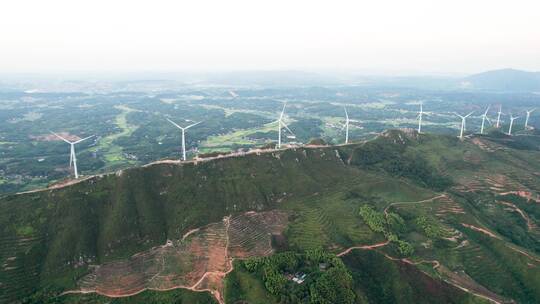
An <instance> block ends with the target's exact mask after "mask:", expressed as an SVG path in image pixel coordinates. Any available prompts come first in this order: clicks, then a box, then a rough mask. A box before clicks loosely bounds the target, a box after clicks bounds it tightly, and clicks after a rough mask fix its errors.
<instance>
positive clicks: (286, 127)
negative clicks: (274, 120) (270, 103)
mask: <svg viewBox="0 0 540 304" xmlns="http://www.w3.org/2000/svg"><path fill="white" fill-rule="evenodd" d="M281 124H282V125H283V126H284V127H285V129H287V130H288V131H289V132H291V134H292V135H294V132H293V131H291V129H289V127H288V126H287V125H286V124H285V123H284V122H283V121H282V122H281Z"/></svg>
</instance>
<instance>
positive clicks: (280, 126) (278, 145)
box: [273, 103, 294, 149]
mask: <svg viewBox="0 0 540 304" xmlns="http://www.w3.org/2000/svg"><path fill="white" fill-rule="evenodd" d="M286 105H287V103H283V110H281V114H280V115H279V118H278V120H276V121H274V122H273V123H276V122H277V123H278V144H277V148H278V149H280V148H281V129H282V128H283V127H285V129H287V130H288V131H289V132H291V134H293V135H294V133H293V131H291V129H289V127H288V126H287V124H285V122H284V121H283V115H284V114H285V106H286Z"/></svg>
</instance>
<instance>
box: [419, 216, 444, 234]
mask: <svg viewBox="0 0 540 304" xmlns="http://www.w3.org/2000/svg"><path fill="white" fill-rule="evenodd" d="M415 222H416V225H418V226H419V227H420V228H421V229H422V231H423V232H424V233H425V234H426V236H427V237H428V238H430V239H437V238H440V237H441V236H442V230H441V229H440V228H439V227H438V226H437V225H436V224H435V223H434V221H433V220H431V219H428V218H427V217H426V216H423V215H422V216H419V217H418V218H417V219H416V221H415Z"/></svg>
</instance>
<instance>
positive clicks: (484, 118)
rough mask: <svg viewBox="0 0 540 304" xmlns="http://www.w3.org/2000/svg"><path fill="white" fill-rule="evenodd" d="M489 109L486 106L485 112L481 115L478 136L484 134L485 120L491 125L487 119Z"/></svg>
mask: <svg viewBox="0 0 540 304" xmlns="http://www.w3.org/2000/svg"><path fill="white" fill-rule="evenodd" d="M490 107H491V106H488V107H487V109H486V111H485V112H484V114H483V115H482V127H481V128H480V134H484V124H485V123H486V120H487V121H488V122H489V123H490V124H491V122H490V121H489V118H488V117H487V113H488V111H489V108H490Z"/></svg>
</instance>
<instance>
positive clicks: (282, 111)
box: [279, 102, 287, 120]
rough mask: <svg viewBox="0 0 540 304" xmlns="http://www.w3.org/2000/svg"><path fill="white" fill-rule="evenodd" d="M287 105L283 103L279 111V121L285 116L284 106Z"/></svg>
mask: <svg viewBox="0 0 540 304" xmlns="http://www.w3.org/2000/svg"><path fill="white" fill-rule="evenodd" d="M286 105H287V103H286V102H284V103H283V109H282V110H281V114H280V115H279V120H281V119H282V118H283V114H285V106H286Z"/></svg>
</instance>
